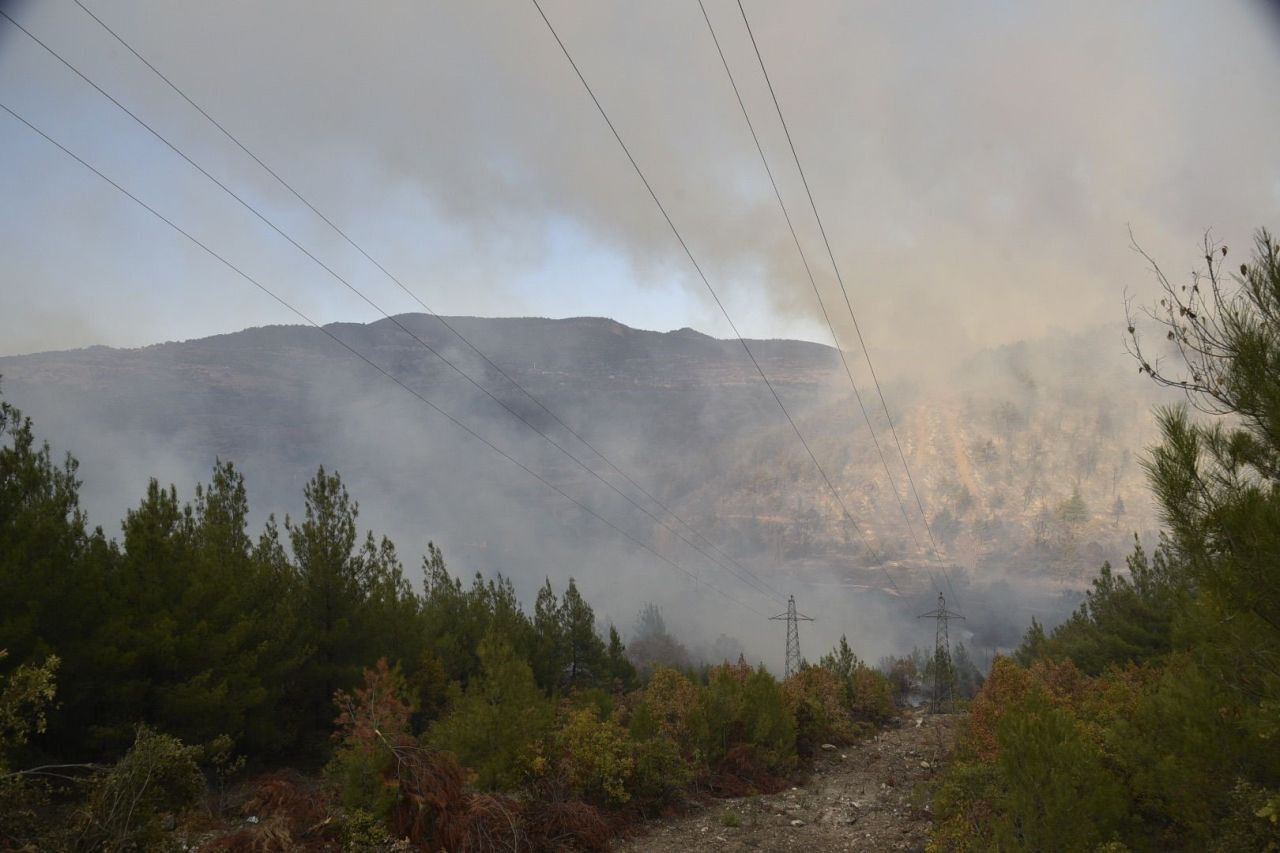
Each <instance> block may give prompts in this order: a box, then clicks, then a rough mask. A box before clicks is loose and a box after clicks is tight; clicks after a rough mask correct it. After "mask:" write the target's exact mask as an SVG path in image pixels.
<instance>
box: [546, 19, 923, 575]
mask: <svg viewBox="0 0 1280 853" xmlns="http://www.w3.org/2000/svg"><path fill="white" fill-rule="evenodd" d="M531 2H532V3H533V5H534V8H536V9H537V10H538V14H539V15H540V16H541V17H542V20H543V23H545V24H546V25H547V29H548V30H550V32H551V35H552V37H553V38H554V39H555V40H556V44H558V45H559V46H560V51H561V52H562V53H563V54H564V57H565V59H567V60H568V61H569V65H570V66H571V67H572V68H573V71H574V74H576V75H577V77H578V80H579V81H580V82H581V83H582V86H583V88H585V89H586V90H587V94H588V95H589V96H590V97H591V101H592V103H594V104H595V106H596V109H597V110H598V111H599V112H600V116H601V118H603V119H604V121H605V124H607V125H608V126H609V130H610V131H611V132H612V133H613V138H614V139H615V140H617V142H618V145H619V147H621V148H622V152H623V153H624V154H625V155H626V157H627V160H628V161H630V163H631V167H632V168H633V169H634V170H635V172H636V175H637V176H638V177H639V178H640V182H641V183H642V184H644V188H645V189H646V190H647V191H648V193H649V197H650V198H652V199H653V203H654V204H655V205H656V206H657V208H658V211H659V212H660V213H661V214H662V218H663V219H664V220H666V223H667V226H668V227H669V228H670V229H671V233H672V234H674V235H675V238H676V241H677V242H679V244H680V247H681V248H682V249H683V250H684V253H685V255H686V256H688V258H689V263H690V264H691V265H692V266H693V269H694V271H695V272H696V273H697V274H698V278H699V279H701V281H702V283H703V285H705V286H706V288H707V291H708V292H709V293H710V294H711V298H712V300H714V301H715V303H716V306H717V307H718V308H719V309H720V313H721V314H723V315H724V318H725V321H726V322H728V324H729V328H730V329H732V330H733V334H734V336H735V337H736V338H737V339H738V342H739V343H740V344H742V348H743V350H744V351H746V354H747V358H749V359H750V360H751V363H752V365H754V366H755V369H756V372H757V373H759V374H760V378H761V379H762V380H764V384H765V386H766V387H767V388H768V389H769V393H770V394H772V395H773V399H774V401H775V402H777V404H778V408H780V409H782V414H783V415H785V416H786V419H787V422H788V423H789V424H791V428H792V430H794V431H795V434H796V437H797V438H799V439H800V443H801V445H803V446H804V449H805V452H806V453H808V455H809V458H810V459H811V460H812V461H813V464H814V467H815V468H817V469H818V473H819V474H820V475H821V476H822V480H823V482H825V483H826V485H827V488H828V489H829V490H830V491H831V494H832V495H833V496H834V497H835V499H836V502H837V503H838V504H839V506H840V509H841V511H842V513H843V515H844V518H845V520H846V521H847V522H848V523H849V525H850V526H851V527H853V529H854V530H855V531H856V532H857V534H858V537H859V538H860V539H861V540H862V544H863V545H865V546H866V549H867V553H868V554H869V555H870V556H871V557H872V561H873V562H875V563H876V564H877V565H878V566H879V567H880V570H881V571H882V572H883V573H884V576H885V578H886V579H887V580H888V581H889V583H890V585H892V586H893V588H894V590H895V591H898V592H899V594H901V591H900V590H898V584H897V583H896V582H895V581H894V580H893V577H892V576H891V575H890V574H889V572H888V571H887V570H886V569H885V568H884V564H883V560H882V559H881V558H880V555H879V553H878V552H877V551H876V549H875V548H874V547H872V545H871V542H870V541H869V540H868V539H867V536H866V534H865V533H864V532H863V530H862V527H861V526H860V525H859V524H858V523H857V521H855V520H854V518H853V516H852V514H850V512H849V508H848V506H847V505H846V504H845V502H844V498H843V497H842V496H841V495H840V492H839V491H837V490H836V487H835V484H834V483H832V482H831V478H830V477H829V476H827V472H826V471H825V470H824V469H823V467H822V463H821V462H819V461H818V457H817V456H816V455H815V454H814V452H813V449H812V448H811V447H810V446H809V442H808V441H807V440H806V439H805V437H804V433H802V432H801V431H800V427H799V426H798V425H797V424H796V422H795V419H794V418H793V417H792V416H791V412H790V411H788V410H787V407H786V405H785V404H784V403H783V402H782V398H781V397H780V396H778V392H777V390H776V389H775V388H774V386H773V383H772V382H771V381H769V377H768V376H767V375H766V374H765V372H764V369H763V368H762V367H761V366H760V362H759V361H758V360H757V359H756V356H755V353H753V352H752V351H751V346H750V345H749V344H748V343H747V341H746V339H745V338H744V337H743V336H742V333H741V332H739V331H738V326H737V324H736V323H734V322H733V318H732V317H731V316H729V312H728V310H727V309H726V308H725V306H724V303H723V302H721V300H720V297H719V295H718V294H717V293H716V290H715V288H714V287H712V286H711V282H710V280H708V278H707V275H706V273H704V272H703V271H702V267H701V265H699V263H698V261H697V258H695V257H694V254H693V251H692V250H691V249H690V248H689V244H688V243H687V242H685V239H684V237H683V235H681V233H680V229H679V228H677V227H676V224H675V222H674V221H673V220H672V219H671V215H670V214H668V213H667V209H666V207H665V206H664V205H663V203H662V201H661V199H659V198H658V194H657V193H656V192H655V191H654V189H653V186H652V184H650V183H649V179H648V178H647V177H645V174H644V170H643V169H641V168H640V164H639V163H637V162H636V158H635V157H634V156H633V155H632V154H631V149H630V148H628V147H627V144H626V142H624V141H623V139H622V135H621V134H620V133H619V132H618V129H617V127H616V126H615V125H614V123H613V120H612V119H610V118H609V114H608V112H606V111H605V108H604V106H603V105H602V104H601V103H600V99H599V98H598V97H596V93H595V91H594V90H593V89H592V88H591V84H590V83H588V82H587V78H586V77H585V76H584V75H583V73H582V70H581V69H580V68H579V67H578V63H577V62H576V61H574V58H573V55H572V54H571V53H569V48H568V47H567V46H566V45H565V43H564V40H563V39H561V38H560V34H559V33H558V32H557V31H556V28H555V26H554V25H553V24H552V23H551V19H550V18H548V17H547V13H546V12H545V11H544V10H543V8H542V4H541V3H540V2H539V0H531Z"/></svg>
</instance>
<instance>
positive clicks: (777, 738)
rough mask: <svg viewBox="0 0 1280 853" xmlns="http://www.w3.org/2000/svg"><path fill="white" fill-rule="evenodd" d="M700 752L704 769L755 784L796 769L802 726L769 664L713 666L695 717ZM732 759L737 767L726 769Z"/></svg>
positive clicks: (693, 728)
mask: <svg viewBox="0 0 1280 853" xmlns="http://www.w3.org/2000/svg"><path fill="white" fill-rule="evenodd" d="M689 729H690V733H691V736H692V740H693V743H694V745H695V750H696V752H695V754H696V756H697V757H698V759H699V760H700V762H701V764H702V767H703V769H704V770H705V771H706V772H708V773H710V774H712V775H715V774H716V773H718V772H720V771H724V770H729V772H730V773H731V774H732V775H734V776H735V777H737V778H738V779H740V780H742V781H744V782H747V783H752V782H754V781H757V780H758V781H764V780H765V778H766V777H775V778H776V777H777V776H779V775H782V774H785V773H788V772H790V770H791V769H793V768H794V766H795V758H796V724H795V718H794V717H793V716H792V714H791V711H790V709H789V708H788V707H787V701H786V698H785V697H784V696H783V693H782V686H781V685H780V684H778V681H777V679H775V678H774V677H773V676H772V675H770V674H769V672H768V670H766V669H765V668H764V667H763V666H761V667H760V668H759V669H756V670H753V669H752V668H751V667H750V666H748V665H746V664H745V663H742V662H739V663H738V664H723V665H721V666H717V667H713V668H712V669H711V671H710V672H709V674H708V682H707V686H706V687H705V688H703V689H702V690H701V691H700V692H699V693H698V699H697V704H696V705H695V707H694V709H693V712H692V713H691V714H690V718H689ZM731 757H732V762H731V763H732V765H733V766H732V768H731V769H730V768H728V767H726V763H727V761H728V759H730V758H731Z"/></svg>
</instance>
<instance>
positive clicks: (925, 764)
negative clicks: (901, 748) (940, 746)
mask: <svg viewBox="0 0 1280 853" xmlns="http://www.w3.org/2000/svg"><path fill="white" fill-rule="evenodd" d="M920 766H921V767H923V768H924V769H925V770H928V769H929V762H927V761H921V762H920Z"/></svg>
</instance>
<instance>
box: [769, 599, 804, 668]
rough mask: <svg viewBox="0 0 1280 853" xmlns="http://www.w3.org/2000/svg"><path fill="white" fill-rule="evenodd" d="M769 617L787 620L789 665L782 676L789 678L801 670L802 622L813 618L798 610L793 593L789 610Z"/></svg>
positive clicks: (788, 603) (788, 602)
mask: <svg viewBox="0 0 1280 853" xmlns="http://www.w3.org/2000/svg"><path fill="white" fill-rule="evenodd" d="M769 619H770V620H771V621H775V620H776V621H779V622H780V621H782V620H784V619H785V620H786V622H787V665H786V668H785V669H784V670H783V671H782V677H783V678H784V679H787V678H790V677H791V676H792V675H793V674H794V673H797V672H799V671H800V623H801V622H812V621H813V618H812V617H810V616H805V615H804V614H803V613H797V612H796V597H795V596H794V595H792V596H789V597H788V598H787V612H786V613H779V614H778V615H777V616H770V617H769Z"/></svg>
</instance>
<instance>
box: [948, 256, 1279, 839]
mask: <svg viewBox="0 0 1280 853" xmlns="http://www.w3.org/2000/svg"><path fill="white" fill-rule="evenodd" d="M1226 256H1227V248H1226V247H1225V246H1216V245H1212V244H1206V247H1205V253H1204V263H1205V265H1206V266H1205V267H1203V268H1202V271H1201V272H1200V274H1198V275H1196V276H1195V277H1194V278H1193V279H1192V280H1191V281H1189V282H1186V283H1185V286H1184V283H1182V282H1177V283H1174V282H1171V281H1169V280H1167V279H1165V278H1164V277H1163V275H1160V276H1159V278H1160V280H1161V282H1162V283H1163V285H1164V289H1163V292H1162V294H1161V297H1162V298H1161V300H1160V303H1159V307H1158V308H1157V309H1155V311H1154V312H1153V316H1154V317H1155V318H1156V319H1157V321H1158V322H1157V330H1158V331H1159V333H1160V334H1161V335H1162V336H1163V338H1164V340H1165V341H1168V342H1171V343H1172V344H1173V346H1174V347H1175V348H1176V349H1175V352H1176V353H1177V354H1178V355H1180V356H1181V357H1180V358H1179V359H1177V360H1173V361H1169V360H1163V361H1159V362H1158V361H1156V360H1155V358H1154V353H1152V351H1151V349H1150V347H1149V345H1148V344H1147V342H1146V341H1145V340H1144V339H1143V338H1142V337H1141V332H1142V330H1141V329H1139V328H1136V324H1135V327H1131V332H1133V333H1134V334H1135V337H1134V338H1133V351H1134V353H1135V355H1136V356H1137V359H1138V363H1139V364H1140V365H1141V367H1142V370H1143V372H1144V373H1145V374H1147V376H1148V377H1149V378H1151V379H1153V380H1154V381H1156V382H1157V383H1160V384H1167V385H1171V386H1173V387H1176V388H1179V389H1181V390H1183V391H1184V392H1185V393H1186V394H1187V397H1188V400H1189V402H1190V403H1191V404H1192V405H1193V406H1194V407H1195V408H1196V409H1197V410H1198V412H1197V414H1194V415H1193V414H1192V412H1191V411H1190V410H1189V408H1188V407H1186V406H1181V407H1170V408H1165V409H1162V410H1160V411H1159V413H1158V417H1157V420H1158V423H1159V427H1160V432H1161V437H1162V438H1161V442H1160V444H1159V445H1158V446H1156V447H1155V448H1154V449H1153V450H1152V452H1151V455H1150V458H1149V461H1148V462H1147V464H1146V468H1147V471H1148V474H1149V476H1150V482H1151V486H1152V489H1153V491H1154V494H1155V496H1156V498H1157V500H1158V501H1159V506H1160V509H1161V514H1162V516H1163V519H1164V521H1165V524H1166V531H1167V534H1166V537H1165V538H1164V539H1163V540H1162V541H1161V543H1160V544H1159V546H1158V548H1156V549H1155V550H1154V551H1153V552H1148V551H1147V550H1145V549H1144V548H1143V547H1142V546H1141V545H1140V544H1139V545H1137V546H1135V547H1134V549H1133V552H1132V553H1131V555H1130V556H1129V558H1128V560H1127V565H1126V569H1127V571H1118V570H1113V569H1112V568H1111V567H1109V566H1108V567H1104V568H1103V570H1102V572H1101V574H1100V575H1099V576H1098V577H1097V578H1096V580H1095V581H1094V583H1093V589H1092V591H1091V592H1090V594H1089V596H1088V598H1087V600H1086V601H1085V603H1084V604H1083V605H1082V606H1081V608H1080V609H1079V611H1078V612H1077V613H1076V614H1075V615H1074V616H1073V617H1072V618H1071V619H1070V620H1068V621H1067V622H1065V623H1064V624H1062V625H1060V626H1058V627H1057V628H1056V629H1054V630H1053V631H1051V632H1046V631H1045V629H1044V628H1043V627H1042V626H1041V625H1040V624H1038V623H1036V622H1033V623H1032V625H1031V626H1030V628H1029V629H1028V631H1027V634H1026V638H1025V640H1024V642H1023V644H1022V646H1021V648H1019V649H1018V650H1017V653H1016V654H1015V655H1014V657H1013V658H1012V659H1009V658H998V659H997V660H996V663H995V666H994V667H993V669H992V671H991V674H990V677H989V678H988V680H987V681H986V683H985V685H984V686H983V688H982V690H981V692H980V693H979V695H978V696H977V698H976V699H975V700H974V702H973V706H972V713H971V716H970V719H969V721H968V725H967V731H965V732H964V733H962V735H961V737H960V746H959V748H958V750H957V754H956V759H955V762H954V763H953V765H952V766H951V767H950V768H949V769H948V772H947V773H946V775H945V777H944V779H943V781H942V783H941V785H940V786H939V787H938V789H937V799H936V803H935V805H936V813H937V824H936V831H935V837H934V842H933V847H934V849H936V850H988V849H1016V850H1041V851H1057V850H1061V851H1074V850H1081V851H1091V850H1106V851H1124V850H1134V851H1166V850H1197V851H1198V850H1215V851H1239V850H1274V849H1277V847H1278V846H1280V665H1278V662H1280V622H1278V621H1277V614H1280V577H1278V576H1277V572H1280V382H1278V381H1277V379H1278V378H1280V247H1277V244H1276V243H1275V242H1274V241H1273V240H1272V239H1271V237H1270V236H1269V235H1267V234H1266V233H1263V234H1262V235H1260V236H1259V238H1258V242H1257V246H1256V249H1255V252H1254V254H1253V256H1252V257H1251V258H1250V259H1249V260H1248V261H1247V262H1246V263H1244V264H1241V265H1239V267H1238V269H1239V275H1238V276H1236V275H1233V274H1231V273H1229V272H1228V269H1229V267H1228V262H1227V260H1226Z"/></svg>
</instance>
